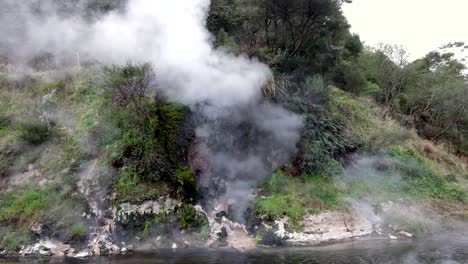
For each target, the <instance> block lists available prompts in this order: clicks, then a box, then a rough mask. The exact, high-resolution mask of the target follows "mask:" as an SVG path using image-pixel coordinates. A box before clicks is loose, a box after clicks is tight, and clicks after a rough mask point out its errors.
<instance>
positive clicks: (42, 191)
mask: <svg viewBox="0 0 468 264" xmlns="http://www.w3.org/2000/svg"><path fill="white" fill-rule="evenodd" d="M52 193H54V192H53V191H52V189H51V187H49V186H46V187H42V188H41V187H34V186H30V187H27V188H26V189H24V190H22V191H19V190H16V191H15V192H9V193H7V194H5V195H4V196H3V197H2V199H1V200H0V208H2V210H0V223H14V224H19V225H29V224H33V223H34V222H36V221H38V220H39V219H40V218H41V217H42V214H43V211H44V209H46V208H47V206H48V205H50V202H51V198H52V197H51V196H52V195H51V194H52Z"/></svg>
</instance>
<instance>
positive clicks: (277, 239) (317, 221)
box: [0, 200, 414, 258]
mask: <svg viewBox="0 0 468 264" xmlns="http://www.w3.org/2000/svg"><path fill="white" fill-rule="evenodd" d="M150 205H151V206H150ZM175 206H177V202H176V201H172V200H171V201H168V200H161V201H158V202H156V201H154V202H151V203H149V202H148V203H145V204H144V205H142V206H138V207H136V206H132V205H128V204H127V205H125V206H122V207H120V211H114V212H115V214H114V220H115V221H117V222H118V221H129V219H132V217H135V216H137V215H140V216H142V215H145V214H152V213H155V212H160V211H161V210H164V211H170V210H172V209H173V208H174V207H175ZM143 207H144V208H143ZM145 208H146V209H145ZM197 210H199V211H200V212H202V213H203V211H202V209H201V207H197ZM127 211H128V212H127ZM290 226H291V225H290V224H289V219H287V218H282V219H279V220H276V221H274V222H272V223H268V222H266V221H262V222H261V223H260V226H256V227H255V228H256V229H257V230H263V232H257V235H254V234H251V233H249V232H248V231H247V230H246V228H245V226H243V225H240V224H237V223H233V222H232V221H230V220H228V219H227V218H226V217H224V216H222V217H220V218H214V217H213V218H212V217H209V227H210V230H211V231H210V233H211V235H210V239H207V241H206V242H205V246H204V247H205V248H229V249H234V250H238V251H243V252H245V251H251V250H255V249H257V248H260V247H263V246H278V247H298V246H299V247H304V246H306V247H318V246H323V245H330V244H339V243H343V242H348V241H354V240H364V239H389V240H398V239H413V238H414V235H413V234H411V233H409V232H408V231H407V230H404V228H402V227H398V226H394V225H381V224H375V223H373V222H372V221H371V220H369V219H366V218H365V217H363V216H362V215H360V214H359V213H356V212H353V213H350V212H342V211H327V212H322V213H320V214H315V215H307V216H306V217H305V218H304V219H303V221H301V223H300V226H301V230H295V231H294V230H291V228H290ZM31 230H32V231H34V232H36V234H38V235H40V234H41V227H40V226H33V227H32V228H31ZM109 234H110V233H109ZM259 234H263V238H262V239H263V240H262V239H259ZM265 234H269V235H265ZM267 236H269V239H270V242H271V241H273V242H274V243H268V240H265V238H266V237H267ZM161 239H162V238H159V237H158V238H156V239H155V240H161ZM105 240H106V241H112V239H111V236H109V237H108V238H106V239H105ZM221 240H224V241H225V243H220V241H221ZM88 243H89V244H88V246H87V248H84V249H83V248H81V250H80V248H76V247H73V246H72V245H70V244H67V243H64V242H61V241H58V240H55V239H52V238H48V237H42V238H40V240H39V241H37V243H35V244H33V245H28V246H23V247H21V250H20V251H19V252H16V253H12V252H0V257H14V258H18V257H38V256H41V257H54V258H62V257H66V258H88V257H93V256H105V255H119V254H128V253H130V252H133V251H151V250H158V249H165V248H171V249H173V250H176V249H177V248H197V247H203V246H200V245H192V244H191V243H189V241H182V242H180V241H169V242H168V243H165V245H166V246H162V247H156V246H154V245H153V246H151V245H149V244H140V245H134V244H126V243H125V242H122V241H120V242H118V243H117V242H114V243H109V244H106V243H98V246H100V247H102V248H101V249H98V251H96V250H95V249H94V248H93V246H91V245H93V242H92V241H89V242H88Z"/></svg>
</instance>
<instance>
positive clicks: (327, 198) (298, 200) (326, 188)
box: [255, 170, 341, 224]
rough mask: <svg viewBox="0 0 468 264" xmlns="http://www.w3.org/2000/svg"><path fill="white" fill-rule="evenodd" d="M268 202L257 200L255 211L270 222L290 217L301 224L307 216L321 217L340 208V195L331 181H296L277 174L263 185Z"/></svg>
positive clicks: (306, 179)
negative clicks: (322, 212)
mask: <svg viewBox="0 0 468 264" xmlns="http://www.w3.org/2000/svg"><path fill="white" fill-rule="evenodd" d="M263 192H264V193H263V195H264V196H266V197H265V198H257V200H256V202H255V208H256V209H255V210H256V213H257V214H259V215H263V216H266V217H267V218H269V219H272V220H273V219H278V218H281V217H283V216H288V217H289V218H290V219H291V221H292V222H293V223H294V224H298V222H299V221H300V220H302V218H303V217H304V216H305V215H306V214H308V213H318V212H320V211H323V210H327V209H336V208H339V207H340V206H341V201H340V199H339V192H338V191H337V189H336V188H335V187H334V185H333V182H332V180H331V179H329V178H325V177H320V176H318V177H317V176H315V177H305V178H295V177H292V176H289V175H286V174H285V173H284V172H283V171H281V170H279V171H277V172H275V173H274V174H273V175H272V176H271V177H270V178H269V179H268V180H267V181H266V182H265V183H264V185H263Z"/></svg>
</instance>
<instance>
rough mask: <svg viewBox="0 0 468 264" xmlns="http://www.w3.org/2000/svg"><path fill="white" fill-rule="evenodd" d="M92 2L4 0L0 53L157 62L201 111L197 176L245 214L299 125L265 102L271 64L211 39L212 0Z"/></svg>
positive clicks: (165, 83) (167, 88)
mask: <svg viewBox="0 0 468 264" xmlns="http://www.w3.org/2000/svg"><path fill="white" fill-rule="evenodd" d="M87 1H92V0H68V1H57V0H42V1H40V0H25V1H17V0H3V1H2V2H1V3H0V23H1V24H2V26H1V27H0V34H1V35H2V36H8V37H7V38H6V39H3V40H0V52H5V51H7V52H8V55H9V57H11V58H10V59H11V60H12V61H14V62H16V63H23V64H25V65H26V64H28V63H30V61H31V60H32V59H34V58H36V57H37V56H44V54H46V55H47V56H48V58H50V60H51V61H50V62H49V63H51V64H55V65H56V66H57V67H60V66H61V65H74V64H75V65H78V64H80V63H83V64H84V63H101V64H124V63H127V62H133V63H148V62H149V63H151V64H152V65H153V66H154V68H155V69H156V70H155V71H156V78H157V82H158V86H159V89H161V90H163V91H164V92H165V93H166V94H167V95H168V96H169V97H170V98H171V99H172V100H175V101H178V102H181V103H184V104H187V105H189V106H191V107H192V110H193V111H194V112H195V113H196V115H197V117H198V118H199V120H198V129H197V132H198V133H197V136H198V137H199V138H202V139H203V142H204V144H205V145H206V146H207V148H208V150H209V151H208V155H207V158H208V159H209V161H208V163H209V167H208V169H207V170H206V171H202V172H199V173H198V175H197V176H199V178H200V179H199V185H200V186H199V187H200V188H205V189H209V192H208V193H205V194H204V197H206V199H210V200H217V199H218V198H220V199H221V200H236V201H237V203H238V204H237V205H236V206H237V207H238V208H237V209H236V212H235V214H236V215H237V216H240V215H242V213H243V210H245V209H246V207H247V203H248V201H249V199H250V198H249V197H248V193H249V191H250V188H254V187H255V186H256V184H257V183H258V182H259V181H261V180H262V179H264V178H265V177H267V176H268V175H270V174H271V172H272V170H274V169H275V168H277V167H278V166H280V165H281V164H283V163H285V162H287V161H289V160H290V159H291V158H292V157H293V155H294V153H295V152H296V143H297V142H298V140H299V137H300V133H299V132H300V130H301V128H302V119H301V118H300V117H299V116H297V115H295V114H293V113H291V112H289V111H287V110H285V109H282V108H281V107H279V106H274V105H271V104H268V103H265V102H262V100H261V89H260V88H261V86H262V85H264V84H266V82H267V81H268V80H269V79H270V78H271V77H272V74H271V72H270V70H269V68H268V67H267V66H266V65H264V64H262V63H260V62H259V61H258V60H256V59H252V58H248V57H247V56H242V55H241V56H236V55H234V54H231V53H228V52H226V51H225V50H223V49H215V48H214V47H213V45H212V41H213V39H212V36H211V35H210V33H209V32H208V30H207V29H206V27H205V21H206V19H207V14H208V11H209V6H210V0H128V2H127V3H126V6H125V8H120V9H117V10H114V11H110V12H107V13H105V14H101V15H98V16H95V17H88V16H85V15H83V13H86V12H85V6H86V2H87ZM63 5H65V6H67V8H68V9H67V8H65V10H68V11H66V12H65V11H63V9H64V8H63ZM74 5H75V6H74ZM3 25H8V26H3ZM215 206H216V205H213V207H215ZM238 218H241V217H238Z"/></svg>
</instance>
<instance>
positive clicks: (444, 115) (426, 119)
mask: <svg viewBox="0 0 468 264" xmlns="http://www.w3.org/2000/svg"><path fill="white" fill-rule="evenodd" d="M407 68H408V69H407V71H408V85H407V88H406V91H405V93H404V96H405V104H404V105H402V110H403V111H404V112H405V113H407V114H409V115H411V116H413V118H414V120H415V123H416V127H417V129H418V131H419V133H420V134H421V135H423V136H425V137H428V138H431V139H434V140H440V139H445V140H449V141H451V142H454V143H456V144H457V145H460V146H461V145H462V143H463V142H464V137H466V135H467V131H468V117H467V113H468V80H467V77H466V75H465V73H464V72H465V69H466V67H465V65H464V64H462V63H461V62H459V61H458V60H456V59H455V57H454V54H453V53H440V52H438V51H434V52H430V53H429V54H427V55H426V56H425V57H424V58H422V59H420V60H416V61H414V62H413V63H411V64H410V65H408V67H407ZM462 148H463V147H461V148H459V151H462V152H465V153H466V152H468V149H462ZM464 148H466V146H465V147H464Z"/></svg>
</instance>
